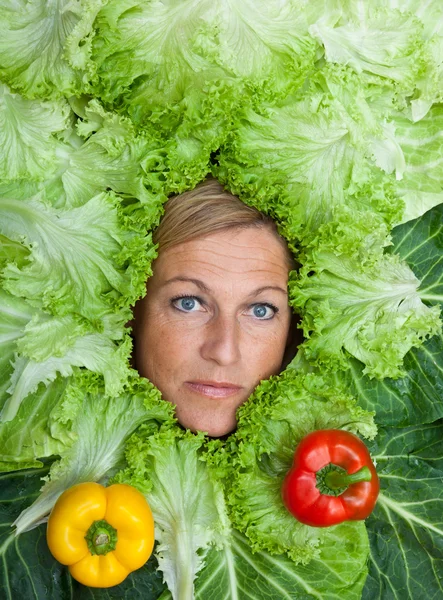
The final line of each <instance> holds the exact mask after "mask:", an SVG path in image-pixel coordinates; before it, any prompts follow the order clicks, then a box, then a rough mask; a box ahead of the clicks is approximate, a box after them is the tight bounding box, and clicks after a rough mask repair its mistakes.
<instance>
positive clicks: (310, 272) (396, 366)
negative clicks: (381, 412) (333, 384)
mask: <svg viewBox="0 0 443 600" xmlns="http://www.w3.org/2000/svg"><path fill="white" fill-rule="evenodd" d="M370 228H371V227H370V225H369V226H368V225H367V224H366V223H365V222H364V220H363V219H362V220H361V221H360V222H359V223H358V222H357V220H356V219H355V220H354V221H353V222H352V221H351V222H349V219H348V218H347V216H346V215H344V216H343V217H342V219H341V222H340V221H337V222H336V223H334V224H332V223H331V224H330V226H324V227H323V228H322V230H321V231H320V232H319V235H318V236H317V237H316V238H314V240H313V241H312V242H311V243H310V244H309V245H308V247H307V250H306V252H305V253H304V254H303V255H301V257H300V262H301V263H302V265H303V267H302V269H301V270H300V272H299V274H293V277H292V281H293V283H292V284H290V291H291V302H292V304H293V306H294V307H295V308H297V309H299V310H301V311H302V315H303V320H302V327H303V330H304V334H305V337H306V338H307V340H306V342H304V344H303V345H302V347H303V348H304V350H305V352H306V356H307V358H308V360H309V361H312V363H313V364H314V363H315V364H318V365H320V366H325V365H328V366H331V367H333V368H341V369H346V368H348V358H347V357H348V353H349V354H350V355H352V356H354V357H355V358H358V359H359V360H360V361H361V362H363V363H364V364H365V369H364V373H365V374H366V373H367V374H369V375H370V376H371V377H374V376H375V377H378V378H382V377H394V378H396V377H399V376H401V375H402V374H403V373H404V371H403V370H402V362H403V358H404V356H405V355H406V353H407V352H408V351H409V350H410V349H411V347H418V346H420V345H421V344H422V343H423V341H424V340H425V339H426V337H428V336H432V335H434V334H435V333H437V332H438V331H439V330H440V318H439V314H440V309H439V307H438V306H434V307H428V306H426V305H425V304H424V303H423V302H422V293H423V299H425V297H426V292H425V287H426V286H424V289H423V291H422V289H421V288H420V286H421V283H424V282H420V280H419V279H418V278H417V277H416V276H415V274H414V272H413V271H412V270H411V269H410V267H409V266H408V265H407V263H406V262H404V261H402V260H401V259H400V257H399V256H398V255H396V254H384V253H383V249H384V247H385V246H386V245H388V244H389V238H387V237H386V232H383V229H379V231H378V232H377V235H376V234H375V232H372V233H371V231H370ZM358 231H360V232H361V238H360V240H357V237H358ZM422 243H423V244H425V243H426V239H422ZM418 275H420V274H418Z"/></svg>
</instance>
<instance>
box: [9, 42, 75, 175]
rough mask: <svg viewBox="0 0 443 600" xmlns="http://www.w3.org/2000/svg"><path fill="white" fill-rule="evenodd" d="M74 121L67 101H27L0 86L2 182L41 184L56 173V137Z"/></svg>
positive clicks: (57, 140) (59, 141) (57, 141)
mask: <svg viewBox="0 0 443 600" xmlns="http://www.w3.org/2000/svg"><path fill="white" fill-rule="evenodd" d="M0 38H1V34H0ZM0 43H1V42H0ZM71 119H72V117H71V110H70V108H69V104H68V103H67V102H66V100H63V99H60V100H57V101H55V100H26V99H25V98H23V97H22V96H20V95H19V94H16V93H13V92H12V91H11V90H9V89H8V87H7V86H6V85H3V84H0V158H1V160H0V179H2V180H3V181H12V180H14V179H24V178H27V179H31V180H37V181H38V180H42V179H46V178H47V177H48V175H49V174H50V173H54V172H55V170H56V168H57V160H56V157H57V150H58V149H59V148H60V147H61V145H62V144H61V140H60V139H59V138H58V137H57V136H58V134H61V133H62V132H64V131H65V130H66V129H69V127H70V125H71Z"/></svg>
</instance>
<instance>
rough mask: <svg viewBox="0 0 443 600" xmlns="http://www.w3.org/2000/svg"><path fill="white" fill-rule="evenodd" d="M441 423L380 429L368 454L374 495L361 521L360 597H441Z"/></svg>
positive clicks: (388, 599)
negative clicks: (366, 549) (376, 488)
mask: <svg viewBox="0 0 443 600" xmlns="http://www.w3.org/2000/svg"><path fill="white" fill-rule="evenodd" d="M442 440H443V423H442V421H441V420H440V421H436V422H435V423H433V424H428V425H413V426H411V427H408V428H407V429H392V428H391V429H389V428H384V429H381V430H380V432H379V435H378V437H377V439H376V441H375V442H374V443H373V445H372V447H371V452H372V455H373V457H374V458H375V460H376V461H377V471H378V474H379V477H380V486H381V488H380V496H379V499H378V502H377V505H376V508H375V510H374V512H373V513H372V515H371V516H370V517H369V518H368V520H367V527H368V533H369V540H370V547H371V549H370V562H369V576H368V579H367V582H366V586H365V588H364V591H363V596H362V597H363V599H364V600H378V599H380V600H397V599H398V600H399V599H400V598H404V597H405V595H407V597H408V598H432V599H435V600H436V599H437V598H440V597H441V593H442V582H441V572H442V568H443V520H442V511H441V504H442V501H443V488H442V485H441V482H442V478H443V470H442V469H443V443H442Z"/></svg>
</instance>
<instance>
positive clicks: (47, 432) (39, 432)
mask: <svg viewBox="0 0 443 600" xmlns="http://www.w3.org/2000/svg"><path fill="white" fill-rule="evenodd" d="M68 382H69V379H67V378H61V377H58V378H57V379H56V380H55V381H54V382H53V383H50V384H49V385H47V386H46V385H44V384H40V385H39V386H38V388H37V389H36V391H35V392H34V393H33V394H32V395H29V396H28V397H27V399H26V403H24V404H22V405H21V406H20V408H19V410H18V414H17V416H16V417H15V418H14V419H13V420H12V421H6V422H2V423H1V424H0V448H1V451H0V471H15V470H17V469H28V468H31V467H40V466H41V465H42V464H43V463H42V461H41V460H39V459H40V458H43V457H47V456H53V455H57V454H61V453H62V452H63V451H64V450H65V449H66V448H67V447H68V446H70V445H71V444H72V442H73V440H74V437H75V436H74V435H73V434H72V432H71V431H70V429H69V428H63V430H62V431H57V428H54V430H52V431H51V412H52V411H53V410H54V409H55V407H56V406H57V404H58V403H59V402H60V401H61V400H62V398H63V394H64V391H65V389H66V386H67V384H68Z"/></svg>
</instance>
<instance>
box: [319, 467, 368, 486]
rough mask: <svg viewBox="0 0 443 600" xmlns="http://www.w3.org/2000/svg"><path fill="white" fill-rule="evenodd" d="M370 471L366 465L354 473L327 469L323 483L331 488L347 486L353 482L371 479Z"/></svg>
mask: <svg viewBox="0 0 443 600" xmlns="http://www.w3.org/2000/svg"><path fill="white" fill-rule="evenodd" d="M371 479H372V473H371V471H370V470H369V469H368V467H362V468H361V469H359V470H358V471H356V472H355V473H347V474H346V475H345V474H344V473H340V472H339V471H329V473H327V474H326V475H325V483H326V485H327V486H328V487H329V488H331V490H337V489H339V488H343V487H349V486H350V485H352V484H353V483H359V482H360V481H371Z"/></svg>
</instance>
